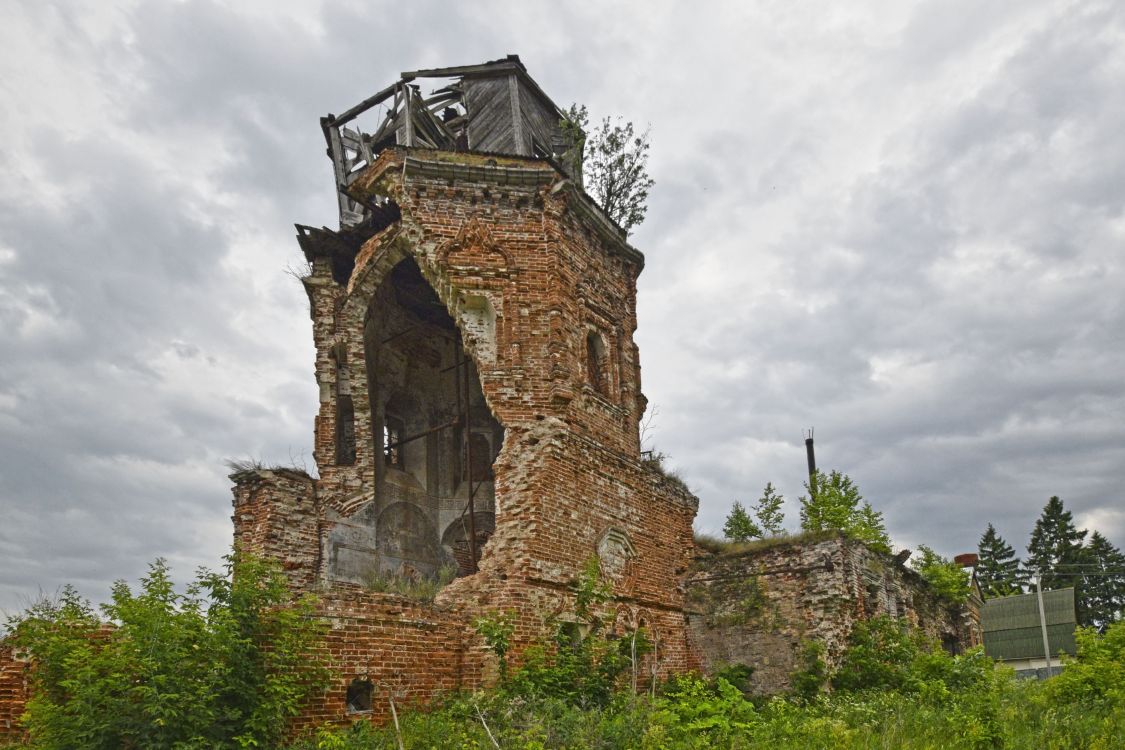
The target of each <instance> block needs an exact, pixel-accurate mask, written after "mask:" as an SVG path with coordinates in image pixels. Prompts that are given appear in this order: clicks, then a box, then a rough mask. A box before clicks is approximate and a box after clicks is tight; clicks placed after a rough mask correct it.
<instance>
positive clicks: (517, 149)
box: [508, 73, 531, 156]
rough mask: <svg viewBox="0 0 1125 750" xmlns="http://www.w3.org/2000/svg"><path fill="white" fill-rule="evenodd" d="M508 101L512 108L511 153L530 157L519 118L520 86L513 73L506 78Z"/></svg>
mask: <svg viewBox="0 0 1125 750" xmlns="http://www.w3.org/2000/svg"><path fill="white" fill-rule="evenodd" d="M508 101H509V102H510V104H511V107H512V146H513V147H514V148H513V149H512V151H513V153H517V154H520V155H521V156H531V148H530V145H531V144H530V141H529V142H528V143H524V137H523V118H522V117H520V85H519V82H518V81H517V80H516V74H515V73H512V74H511V75H510V76H508Z"/></svg>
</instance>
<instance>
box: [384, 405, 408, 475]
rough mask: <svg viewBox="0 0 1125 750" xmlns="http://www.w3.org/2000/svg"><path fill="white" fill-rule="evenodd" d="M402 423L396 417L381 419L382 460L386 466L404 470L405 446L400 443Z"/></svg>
mask: <svg viewBox="0 0 1125 750" xmlns="http://www.w3.org/2000/svg"><path fill="white" fill-rule="evenodd" d="M402 436H403V425H402V420H401V419H398V418H397V417H391V416H387V417H385V418H384V419H383V460H384V461H385V462H386V464H387V466H393V467H395V468H396V469H402V470H404V471H405V470H406V446H405V445H402Z"/></svg>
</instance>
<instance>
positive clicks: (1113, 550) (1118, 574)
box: [1083, 531, 1125, 631]
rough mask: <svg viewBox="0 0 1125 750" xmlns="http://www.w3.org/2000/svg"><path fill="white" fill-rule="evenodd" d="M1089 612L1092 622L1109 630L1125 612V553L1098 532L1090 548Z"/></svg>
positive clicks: (1088, 562) (1087, 591)
mask: <svg viewBox="0 0 1125 750" xmlns="http://www.w3.org/2000/svg"><path fill="white" fill-rule="evenodd" d="M1086 561H1087V562H1086V564H1087V566H1088V567H1086V568H1083V574H1084V577H1085V594H1086V612H1087V618H1088V620H1089V624H1090V625H1092V626H1094V627H1096V628H1098V629H1099V630H1103V631H1104V630H1105V629H1106V628H1107V627H1108V626H1109V625H1110V624H1111V623H1113V622H1116V621H1117V620H1120V619H1121V617H1122V613H1123V612H1125V555H1123V554H1122V553H1121V550H1119V549H1118V548H1117V547H1114V546H1113V545H1112V544H1111V543H1110V541H1109V540H1108V539H1106V538H1105V537H1104V536H1102V535H1101V533H1100V532H1097V531H1095V532H1094V533H1093V534H1091V535H1090V543H1089V545H1087V547H1086Z"/></svg>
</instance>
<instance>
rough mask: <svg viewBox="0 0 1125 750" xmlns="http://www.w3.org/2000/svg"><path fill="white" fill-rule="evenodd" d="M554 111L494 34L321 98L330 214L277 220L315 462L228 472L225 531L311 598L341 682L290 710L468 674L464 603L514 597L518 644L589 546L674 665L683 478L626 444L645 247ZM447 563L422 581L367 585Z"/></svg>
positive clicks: (470, 651)
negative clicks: (303, 346) (287, 243)
mask: <svg viewBox="0 0 1125 750" xmlns="http://www.w3.org/2000/svg"><path fill="white" fill-rule="evenodd" d="M562 121H563V114H562V112H561V111H560V110H559V108H558V107H557V106H556V105H555V104H554V103H553V102H552V101H551V100H550V99H549V98H548V97H547V95H546V94H545V93H544V92H543V91H542V90H541V89H540V88H539V86H538V85H537V84H536V83H535V82H534V81H533V80H532V79H531V78H530V77H529V76H528V74H527V71H526V69H525V67H524V66H523V64H522V63H521V62H520V60H519V58H518V57H516V56H509V57H507V58H505V59H502V60H497V61H493V62H488V63H484V64H481V65H471V66H465V67H458V68H444V69H438V70H421V71H413V72H407V73H403V74H402V78H401V80H399V81H398V82H397V83H395V84H393V85H391V86H389V87H387V88H386V89H384V90H382V91H380V92H379V93H377V94H375V95H374V96H372V97H370V98H369V99H367V100H365V101H363V102H361V103H360V104H358V105H356V106H355V107H352V108H351V109H349V110H347V111H346V112H344V113H343V114H341V115H338V116H335V115H328V116H327V117H324V118H322V119H321V126H322V128H323V130H324V136H325V140H326V144H327V150H328V156H329V157H330V159H331V163H332V168H333V174H334V185H335V193H336V195H337V198H338V203H339V214H340V221H339V227H338V228H337V229H328V228H320V229H316V228H312V227H307V226H301V225H298V227H297V229H298V237H297V239H298V241H299V242H300V245H301V249H302V250H303V251H304V254H305V257H306V258H307V259H308V261H309V264H310V271H309V273H308V275H307V276H306V277H305V278H304V279H303V282H304V285H305V288H306V290H307V292H308V295H309V302H310V312H311V317H312V323H313V337H314V340H315V343H316V364H315V375H316V384H317V387H318V388H319V394H320V411H319V413H318V415H317V417H316V424H315V448H314V456H315V460H316V465H317V468H318V470H319V478H315V479H314V478H312V477H310V476H307V475H305V474H303V473H301V472H296V471H288V470H280V469H277V470H248V471H243V472H240V473H237V474H235V475H233V476H232V479H233V480H234V481H235V488H234V496H235V515H234V522H235V537H236V541H237V542H238V543H239V545H240V546H241V547H242V548H244V549H248V550H252V551H256V552H258V553H260V554H264V555H267V556H270V557H273V558H275V559H278V560H280V561H281V562H282V563H283V565H284V566H285V568H286V570H287V572H288V574H289V577H290V581H291V583H292V586H293V587H294V589H295V591H312V592H315V593H317V594H318V596H319V597H320V598H321V608H322V611H323V612H324V614H325V616H326V617H329V618H330V619H331V620H332V621H333V629H332V635H331V636H330V637H331V638H332V639H336V640H334V641H333V642H332V644H330V649H331V650H332V651H333V653H334V654H336V655H337V657H338V660H339V664H338V666H337V669H338V670H339V671H340V674H339V676H338V677H339V679H338V680H337V682H338V684H337V685H335V686H334V688H333V691H331V692H330V694H329V695H327V696H326V697H325V701H324V705H323V706H320V707H318V708H317V709H316V710H315V711H314V712H313V713H314V715H313V716H310V717H309V718H310V720H311V719H313V718H316V719H325V718H342V717H345V716H346V714H347V713H349V712H350V713H355V712H356V711H357V710H358V709H356V706H361V707H362V705H363V703H362V701H361V702H359V703H354V702H353V701H352V697H353V692H354V690H355V685H356V683H357V681H359V682H360V683H364V684H366V685H368V686H370V689H371V691H373V693H374V694H375V700H374V702H375V704H376V705H375V707H374V708H373V709H369V710H372V711H373V715H378V714H379V711H380V708H379V703H380V701H379V699H378V693H379V692H380V691H383V690H386V691H390V692H392V693H394V694H395V695H402V694H405V695H407V696H415V697H420V698H425V697H427V696H429V695H432V694H433V693H434V692H435V691H436V690H440V689H448V688H450V687H458V686H466V685H472V684H476V683H477V682H478V681H479V680H480V679H482V675H484V676H485V678H486V676H487V673H488V669H489V667H488V657H487V654H486V653H485V652H484V650H483V649H482V648H481V644H480V643H479V639H477V637H476V635H475V633H474V632H473V630H472V628H471V626H470V624H469V623H470V622H471V621H472V618H473V617H474V616H476V615H479V614H481V613H482V612H485V611H490V610H515V611H516V612H517V613H518V626H517V631H516V640H517V642H518V643H517V648H518V645H519V644H520V643H522V644H526V643H528V642H531V641H533V640H535V639H537V638H539V637H542V635H544V634H545V628H546V625H545V623H546V621H547V620H548V619H549V618H551V617H565V616H566V613H567V612H568V611H570V605H571V601H572V593H571V591H572V586H573V582H574V581H575V579H576V577H577V575H578V573H579V571H580V569H581V567H582V565H583V563H584V562H585V561H586V560H588V559H589V558H590V557H591V556H593V555H597V556H598V557H599V559H600V561H601V568H602V572H603V575H604V576H605V577H606V579H607V581H608V582H609V583H611V584H612V587H613V591H614V595H615V601H614V603H613V604H612V606H611V608H610V609H611V610H612V611H611V614H612V615H615V616H616V617H617V619H618V621H619V623H620V624H621V626H622V627H635V626H637V625H639V624H644V625H645V626H646V627H647V628H648V629H649V631H650V633H651V634H652V636H653V637H654V638H655V639H657V641H658V646H657V652H656V655H655V657H654V661H653V667H654V669H655V671H658V672H667V671H670V670H679V669H684V668H687V667H689V666H691V665H692V664H693V663H694V661H693V658H692V656H691V654H690V653H689V652H690V649H689V647H688V644H687V640H686V638H687V636H686V626H685V617H684V607H683V596H682V591H681V589H680V588H679V582H680V580H681V578H682V576H683V574H684V572H685V570H686V568H687V566H688V564H689V562H690V559H691V554H692V549H693V543H692V528H691V527H692V521H693V519H694V517H695V512H696V507H697V500H696V498H695V497H694V496H692V495H691V494H690V493H689V492H688V491H687V490H686V489H685V488H684V487H683V485H682V484H681V483H678V482H676V481H674V480H669V479H668V478H666V477H665V476H664V475H662V474H661V473H660V472H658V471H655V470H654V469H653V468H652V467H651V466H650V465H648V464H646V463H645V462H643V461H642V460H641V456H640V454H639V450H640V446H639V437H638V422H639V420H640V418H641V416H642V414H643V413H644V410H645V403H646V401H645V397H644V396H643V395H642V393H641V378H640V361H639V356H638V351H637V346H636V344H635V343H634V342H633V333H634V330H635V329H636V325H637V320H636V280H637V276H638V274H639V273H640V272H641V269H642V267H643V264H644V258H643V256H642V255H641V254H640V253H639V252H638V251H637V250H635V249H634V248H633V247H631V246H630V245H629V244H628V242H627V241H626V236H625V232H624V231H622V230H621V229H620V228H619V227H618V226H617V225H616V224H614V222H613V221H612V220H610V219H609V218H608V217H607V216H606V214H605V213H604V212H603V211H602V210H601V208H600V207H599V206H598V205H597V204H596V203H595V202H594V201H593V200H591V198H590V197H589V196H588V195H586V193H585V192H584V191H583V189H582V178H581V161H582V154H581V142H580V139H578V138H571V137H569V136H568V132H570V131H569V130H568V129H564V128H563V127H562V126H561V123H562ZM451 573H452V574H453V575H455V576H456V579H455V580H454V581H453V582H452V583H451V584H450V585H448V586H446V587H445V588H444V589H442V591H441V592H440V593H439V594H438V596H437V599H436V601H435V602H434V603H433V604H430V605H423V604H416V603H411V602H406V601H403V600H400V599H399V598H397V597H396V596H395V595H393V594H387V593H377V592H375V591H372V590H371V589H372V586H371V583H372V581H374V580H387V579H390V578H395V577H397V578H408V579H415V580H420V579H423V578H433V577H437V576H438V575H446V576H448V575H450V574H451ZM403 654H405V656H403ZM435 654H436V657H435ZM364 681H366V682H364ZM394 691H398V692H397V693H395V692H394ZM353 703H354V704H353ZM384 703H385V701H384Z"/></svg>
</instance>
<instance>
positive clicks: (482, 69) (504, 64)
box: [402, 60, 522, 79]
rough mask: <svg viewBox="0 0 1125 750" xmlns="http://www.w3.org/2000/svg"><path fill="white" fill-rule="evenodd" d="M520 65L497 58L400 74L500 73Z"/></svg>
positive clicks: (413, 75) (448, 75) (466, 74)
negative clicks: (478, 62) (475, 63)
mask: <svg viewBox="0 0 1125 750" xmlns="http://www.w3.org/2000/svg"><path fill="white" fill-rule="evenodd" d="M521 68H522V65H520V63H517V62H513V61H511V60H498V61H497V62H491V63H482V64H480V65H461V66H458V67H453V68H428V69H426V70H410V71H407V72H405V73H403V74H402V77H403V78H407V79H414V78H454V77H456V76H468V75H474V74H477V73H496V74H497V75H500V74H502V73H504V72H505V71H508V70H520V69H521Z"/></svg>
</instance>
